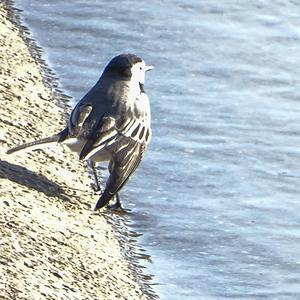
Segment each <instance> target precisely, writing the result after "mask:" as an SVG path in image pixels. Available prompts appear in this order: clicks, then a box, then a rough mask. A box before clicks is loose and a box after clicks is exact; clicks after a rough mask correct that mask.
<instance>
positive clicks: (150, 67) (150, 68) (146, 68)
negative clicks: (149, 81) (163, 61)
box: [145, 66, 154, 72]
mask: <svg viewBox="0 0 300 300" xmlns="http://www.w3.org/2000/svg"><path fill="white" fill-rule="evenodd" d="M152 69H154V67H153V66H146V67H145V72H148V71H150V70H152Z"/></svg>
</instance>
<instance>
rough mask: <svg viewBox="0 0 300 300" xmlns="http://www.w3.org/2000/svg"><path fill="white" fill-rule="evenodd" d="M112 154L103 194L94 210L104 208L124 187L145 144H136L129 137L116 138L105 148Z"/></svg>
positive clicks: (137, 163)
mask: <svg viewBox="0 0 300 300" xmlns="http://www.w3.org/2000/svg"><path fill="white" fill-rule="evenodd" d="M107 148H108V149H110V151H112V152H113V158H112V160H111V161H110V164H109V172H110V175H109V178H108V181H107V183H106V187H105V190H104V193H103V194H102V195H101V197H100V199H99V200H98V202H97V204H96V209H99V208H101V207H103V206H105V205H106V204H107V203H108V202H109V201H110V200H111V199H112V198H113V196H114V195H115V194H116V193H117V192H118V191H119V190H120V189H121V188H122V187H123V186H124V184H125V183H126V182H127V180H128V179H129V178H130V176H131V175H132V173H133V172H134V171H135V170H136V168H137V167H138V165H139V164H140V162H141V160H142V158H143V156H144V152H145V149H146V144H145V143H142V144H141V143H138V142H136V141H134V140H132V139H131V138H129V137H125V136H123V137H122V136H118V138H117V139H116V141H115V143H113V144H112V145H110V146H108V147H107Z"/></svg>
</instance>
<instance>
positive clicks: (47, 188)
mask: <svg viewBox="0 0 300 300" xmlns="http://www.w3.org/2000/svg"><path fill="white" fill-rule="evenodd" d="M0 178H6V179H8V180H10V181H13V182H16V183H18V184H20V185H23V186H26V187H27V188H29V189H34V190H36V191H38V192H41V193H44V194H45V195H46V196H48V197H58V198H59V199H61V200H62V201H70V199H69V198H68V197H67V195H65V192H64V190H63V189H62V188H61V187H60V186H59V185H58V184H57V183H55V182H52V181H50V180H49V179H48V178H47V177H45V176H43V175H41V174H36V173H34V172H32V171H30V170H27V169H26V168H24V167H22V166H18V165H14V164H12V163H9V162H7V161H3V160H0Z"/></svg>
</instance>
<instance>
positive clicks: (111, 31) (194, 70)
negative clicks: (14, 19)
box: [16, 0, 300, 300]
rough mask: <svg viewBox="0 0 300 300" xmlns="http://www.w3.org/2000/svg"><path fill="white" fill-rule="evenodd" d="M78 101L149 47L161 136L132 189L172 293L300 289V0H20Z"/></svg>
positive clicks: (281, 294) (135, 210)
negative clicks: (111, 68)
mask: <svg viewBox="0 0 300 300" xmlns="http://www.w3.org/2000/svg"><path fill="white" fill-rule="evenodd" d="M16 5H17V7H19V8H22V9H23V10H24V11H25V12H24V15H23V16H24V20H25V21H26V24H27V25H28V26H29V27H30V29H31V31H32V33H33V36H34V37H35V38H36V39H37V41H38V43H39V45H41V46H42V47H43V48H44V50H45V53H46V56H47V59H48V62H49V63H50V65H51V67H52V68H53V69H54V71H55V72H56V74H57V76H58V77H59V78H60V82H61V84H62V87H63V89H64V90H65V91H66V92H67V93H68V94H70V95H71V96H72V97H74V103H75V102H76V101H78V100H79V99H80V98H81V97H82V96H83V95H84V93H85V92H86V91H87V90H88V89H89V88H90V87H91V86H92V85H93V84H94V83H95V82H96V80H97V79H98V77H99V75H100V73H101V70H102V68H103V66H104V65H105V63H106V62H107V61H108V60H109V59H110V58H111V57H112V56H114V55H116V54H119V53H121V52H133V53H136V54H138V55H141V56H142V57H143V58H144V59H145V60H146V62H147V63H149V64H153V65H155V67H156V68H155V70H153V71H152V72H151V73H149V74H147V81H146V89H147V91H148V94H149V97H150V99H151V105H152V119H153V126H152V127H153V140H152V142H151V146H150V147H149V151H148V152H147V155H146V157H145V160H144V162H143V163H142V165H141V167H140V168H139V170H138V172H137V174H136V176H134V177H133V179H132V180H131V181H130V183H129V184H128V185H127V186H126V188H125V189H124V190H123V191H122V197H123V200H124V205H125V207H127V208H130V209H132V213H131V219H132V223H133V224H132V226H133V227H134V229H135V230H136V231H138V232H141V233H143V236H142V237H141V239H140V244H141V245H142V246H143V247H144V248H145V249H146V250H147V252H148V253H150V254H151V256H152V260H153V263H152V264H148V265H147V267H148V272H149V273H153V274H155V278H154V282H155V283H159V285H156V286H155V287H154V288H155V290H156V292H157V293H158V294H159V295H160V297H161V298H162V299H205V300H206V299H208V300H209V299H215V300H216V299H217V300H219V299H272V300H273V299H300V217H299V211H300V201H299V200H300V199H299V193H300V148H299V145H300V137H299V132H300V102H299V99H300V81H299V80H300V79H299V78H300V3H299V2H298V1H292V0H290V1H289V0H287V1H281V0H275V1H267V0H265V1H264V0H261V1H258V0H255V1H233V0H225V1H216V0H210V1H208V0H207V1H205V0H198V1H196V0H194V1H175V0H167V1H100V0H89V1H83V0H73V1H61V0H51V1H46V0H17V1H16Z"/></svg>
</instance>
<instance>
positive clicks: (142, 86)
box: [139, 82, 146, 94]
mask: <svg viewBox="0 0 300 300" xmlns="http://www.w3.org/2000/svg"><path fill="white" fill-rule="evenodd" d="M139 85H140V90H141V93H145V94H146V91H145V88H144V85H143V84H142V83H140V82H139Z"/></svg>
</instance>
